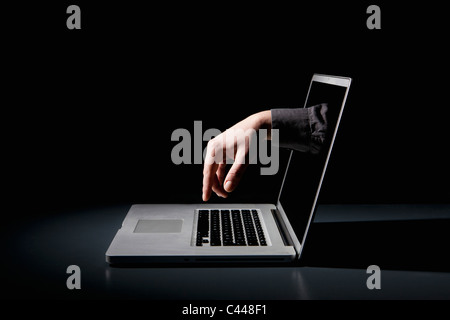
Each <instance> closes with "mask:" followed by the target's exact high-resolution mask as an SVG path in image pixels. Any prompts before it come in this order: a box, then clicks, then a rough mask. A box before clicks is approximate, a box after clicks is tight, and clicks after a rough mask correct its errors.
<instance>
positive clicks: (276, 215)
mask: <svg viewBox="0 0 450 320" xmlns="http://www.w3.org/2000/svg"><path fill="white" fill-rule="evenodd" d="M270 211H271V212H272V215H273V219H274V220H275V224H276V225H277V228H278V231H280V235H281V239H282V240H283V243H284V245H285V246H293V241H292V239H291V236H290V235H289V232H288V231H287V228H286V224H285V223H284V221H283V219H281V216H280V212H279V211H278V209H270Z"/></svg>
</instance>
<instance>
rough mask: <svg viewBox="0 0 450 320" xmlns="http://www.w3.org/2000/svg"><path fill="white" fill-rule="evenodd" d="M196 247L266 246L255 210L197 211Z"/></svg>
mask: <svg viewBox="0 0 450 320" xmlns="http://www.w3.org/2000/svg"><path fill="white" fill-rule="evenodd" d="M195 244H196V246H199V247H201V246H203V245H209V246H266V245H267V243H266V238H265V236H264V230H263V228H262V226H261V221H260V219H259V215H258V211H257V210H249V209H241V210H238V209H233V210H199V211H198V220H197V234H196V243H195Z"/></svg>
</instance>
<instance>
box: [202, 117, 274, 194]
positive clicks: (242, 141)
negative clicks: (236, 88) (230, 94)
mask: <svg viewBox="0 0 450 320" xmlns="http://www.w3.org/2000/svg"><path fill="white" fill-rule="evenodd" d="M271 123H272V117H271V112H270V110H268V111H262V112H259V113H255V114H253V115H251V116H249V117H248V118H246V119H244V120H242V121H240V122H238V123H237V124H235V125H234V126H232V127H231V128H229V129H228V130H226V131H225V132H223V133H221V134H220V135H218V136H217V137H215V138H213V139H211V140H210V141H209V142H208V146H207V148H206V156H205V161H204V166H203V190H202V198H203V201H208V200H209V198H210V197H211V193H212V191H214V192H215V193H216V194H217V195H218V196H219V197H222V198H226V197H227V196H228V193H229V192H232V191H233V190H234V189H236V187H237V185H238V184H239V181H240V180H241V178H242V175H243V174H244V172H245V169H246V168H247V166H248V164H249V159H248V153H249V149H250V145H251V142H252V140H253V139H254V136H255V134H256V132H257V131H258V130H259V129H263V128H264V129H268V136H267V138H268V139H270V129H271ZM227 159H231V160H233V161H234V162H233V165H232V166H231V168H230V170H229V171H228V174H227V175H226V176H225V169H226V163H227V162H226V161H227Z"/></svg>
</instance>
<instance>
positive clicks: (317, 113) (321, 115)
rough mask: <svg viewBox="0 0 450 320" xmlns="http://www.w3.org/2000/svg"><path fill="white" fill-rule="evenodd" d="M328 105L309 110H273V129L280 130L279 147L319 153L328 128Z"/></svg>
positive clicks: (324, 104) (320, 105)
mask: <svg viewBox="0 0 450 320" xmlns="http://www.w3.org/2000/svg"><path fill="white" fill-rule="evenodd" d="M327 112H328V105H327V104H326V103H323V104H319V105H316V106H313V107H309V108H295V109H272V110H271V114H272V129H278V130H279V146H280V147H282V148H289V149H294V150H297V151H301V152H309V153H312V154H317V153H319V151H320V149H321V147H322V145H323V144H324V141H325V136H326V132H327V128H328V123H327Z"/></svg>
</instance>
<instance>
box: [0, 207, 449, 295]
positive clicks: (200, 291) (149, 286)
mask: <svg viewBox="0 0 450 320" xmlns="http://www.w3.org/2000/svg"><path fill="white" fill-rule="evenodd" d="M128 208H129V206H128V205H123V206H112V207H102V208H87V209H85V210H77V211H72V212H65V213H61V214H59V215H56V216H48V217H47V218H42V217H41V218H36V219H34V220H33V219H30V220H28V222H19V221H17V222H14V223H13V222H11V223H10V224H9V225H8V228H5V229H7V230H5V231H4V232H3V234H2V242H3V243H6V248H5V250H4V255H3V263H2V267H1V268H2V272H1V275H2V284H3V290H4V291H3V292H5V293H7V297H8V298H32V299H35V298H40V299H46V298H62V299H66V298H67V299H78V298H79V299H93V298H94V299H97V298H99V299H109V298H121V299H122V298H124V299H182V300H192V299H194V300H197V299H199V300H210V299H225V300H235V299H256V300H264V299H268V300H272V299H273V300H277V299H282V300H290V299H449V298H450V273H449V272H446V271H448V270H444V269H445V268H443V267H445V263H444V264H442V265H440V263H441V262H444V261H445V260H446V259H445V257H446V255H447V254H446V252H447V251H443V252H440V251H439V250H436V248H438V249H439V248H440V249H443V248H445V247H448V243H434V244H433V241H435V240H436V239H437V240H442V241H446V240H448V236H447V235H443V234H441V233H440V231H442V230H443V228H444V227H445V226H448V213H449V212H450V207H449V206H448V205H423V206H411V205H410V206H407V205H405V206H402V205H399V206H395V205H391V206H382V205H380V206H358V205H351V206H348V205H347V206H344V205H337V206H321V207H319V210H318V212H317V215H316V222H315V223H314V225H313V232H314V233H312V234H311V238H309V239H308V241H309V242H308V243H307V246H309V247H308V248H309V249H310V250H309V251H308V252H307V253H308V255H309V256H305V257H306V258H308V259H307V260H305V261H304V263H306V264H307V265H308V266H304V265H283V266H249V265H245V266H235V265H234V266H223V265H204V266H193V265H185V266H143V267H132V268H121V267H110V266H109V265H108V264H107V263H106V262H105V257H104V254H105V251H106V249H107V247H108V246H109V243H110V241H111V240H112V238H113V236H114V234H115V232H116V230H117V228H119V226H120V224H121V222H122V219H123V218H124V216H125V214H126V212H127V210H128ZM408 208H409V212H411V213H412V214H411V215H408V214H407V212H408ZM377 213H378V215H377ZM405 215H406V216H407V217H409V218H410V219H413V220H408V221H405V220H403V221H400V220H401V219H404V218H405ZM427 215H428V216H429V218H431V219H429V220H426V221H424V220H423V217H425V216H427ZM446 217H447V218H446ZM362 219H366V222H361V220H362ZM377 219H378V220H377ZM380 219H381V220H383V221H380ZM358 220H359V222H358ZM370 220H372V221H370ZM352 221H353V222H352ZM397 222H399V223H400V224H399V225H403V226H404V227H405V228H404V229H396V228H395V229H392V228H391V227H392V226H393V224H392V223H397ZM408 223H411V225H412V226H415V227H414V228H412V227H408V228H409V229H408V228H407V227H406V226H408ZM354 224H358V226H364V225H365V226H366V229H360V230H359V232H358V229H357V230H354V229H353V231H352V232H354V233H353V236H355V237H353V236H352V234H350V231H349V230H350V229H351V228H344V227H345V226H346V225H352V226H353V225H354ZM369 225H372V226H374V227H376V228H375V229H376V230H377V236H376V237H377V239H379V238H383V237H387V238H389V239H390V241H394V242H392V243H391V244H390V245H389V244H387V243H386V241H381V242H380V247H379V248H375V247H373V244H374V243H375V242H374V241H373V242H372V243H367V242H365V241H367V239H370V237H371V234H363V230H364V231H367V227H368V226H369ZM385 226H387V227H385ZM421 226H423V230H422V231H423V232H420V233H419V234H415V233H414V232H413V231H416V230H421V229H422V227H421ZM416 227H417V228H416ZM372 229H373V228H372ZM436 231H439V232H436ZM339 235H340V238H339V239H338V238H336V237H337V236H339ZM394 235H397V240H395V239H394V238H393V236H394ZM422 236H423V238H422ZM358 237H359V238H358ZM320 239H322V240H320ZM325 239H326V241H325ZM423 239H425V240H426V239H428V240H426V241H425V242H422V241H420V240H423ZM350 240H351V241H350ZM415 240H417V242H414V241H415ZM339 241H340V242H339ZM421 243H422V244H421ZM425 243H426V244H428V245H431V247H429V249H430V250H429V251H428V253H427V254H426V255H425V256H427V257H428V259H429V260H427V261H425V262H426V263H422V265H421V264H420V263H419V264H418V263H417V260H414V259H411V255H410V254H411V253H412V254H413V256H416V257H418V258H419V257H420V254H423V252H417V253H418V254H417V255H414V253H416V251H415V250H414V248H417V246H418V245H419V247H420V246H423V245H424V244H425ZM405 244H408V245H407V246H406V245H405ZM371 246H372V247H371ZM399 246H401V248H402V249H405V251H404V255H400V254H399V251H397V249H398V248H399ZM389 247H391V248H393V250H389ZM380 248H383V250H381V249H380ZM408 248H409V249H408ZM433 248H434V249H433ZM330 249H331V250H330ZM355 249H356V250H358V249H359V250H360V251H359V254H356V255H352V254H351V253H352V252H353V253H354V252H355V251H354V250H355ZM5 252H6V254H5ZM364 252H365V253H364ZM371 253H373V254H371ZM422 256H423V255H422ZM390 258H394V259H393V260H391V261H390V260H389V259H390ZM369 261H370V262H369ZM389 262H391V263H390V264H389ZM369 263H370V264H375V265H379V266H380V268H381V290H369V289H367V287H366V280H367V278H368V276H369V275H368V274H367V273H366V268H367V267H368V266H369ZM72 264H75V265H78V266H79V267H80V268H81V290H68V289H67V287H66V280H67V278H68V276H69V275H68V274H66V269H67V267H68V266H69V265H72ZM447 266H448V264H447ZM401 268H403V269H401Z"/></svg>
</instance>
